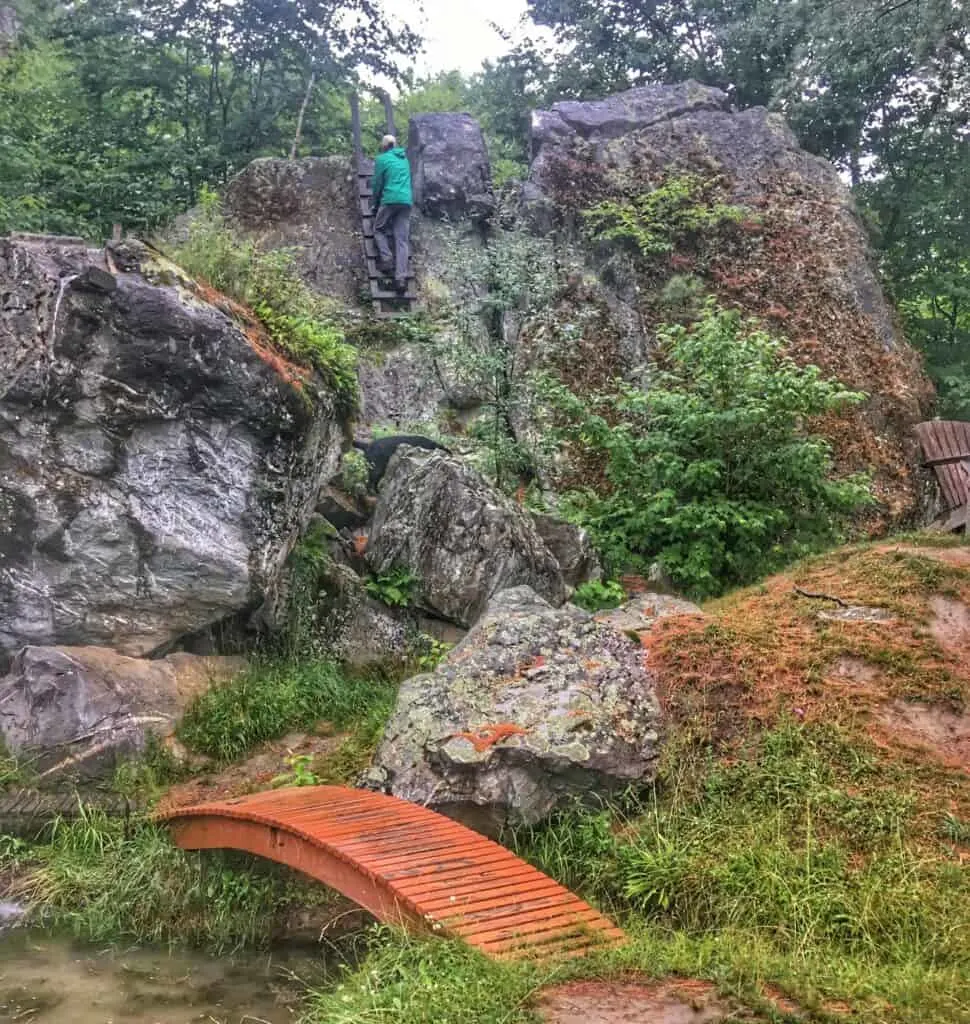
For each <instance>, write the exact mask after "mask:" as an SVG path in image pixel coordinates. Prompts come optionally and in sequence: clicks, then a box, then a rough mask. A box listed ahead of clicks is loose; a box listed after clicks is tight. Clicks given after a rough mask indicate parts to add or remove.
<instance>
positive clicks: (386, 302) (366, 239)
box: [357, 157, 418, 319]
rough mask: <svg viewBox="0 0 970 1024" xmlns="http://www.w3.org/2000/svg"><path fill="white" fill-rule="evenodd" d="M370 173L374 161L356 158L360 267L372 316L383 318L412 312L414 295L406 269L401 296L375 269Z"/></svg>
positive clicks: (414, 287)
mask: <svg viewBox="0 0 970 1024" xmlns="http://www.w3.org/2000/svg"><path fill="white" fill-rule="evenodd" d="M373 173H374V161H373V160H368V159H366V158H364V157H361V158H359V159H358V161H357V205H358V208H359V211H360V224H361V242H362V246H363V251H364V264H365V266H366V267H367V284H368V289H369V291H370V297H371V300H372V301H373V303H374V314H375V316H378V317H380V318H382V319H387V318H389V317H397V316H405V315H406V314H408V313H413V312H414V306H415V303H416V302H417V299H418V293H417V287H416V282H415V279H414V275H413V274H412V273H411V268H410V267H408V278H407V285H408V286H407V290H406V291H404V292H403V293H402V292H398V291H396V290H395V288H394V280H393V278H390V277H388V276H387V274H382V273H381V271H380V269H379V268H378V266H377V242H376V241H375V239H374V215H373V213H372V204H373V201H374V194H373V192H371V188H370V179H371V176H372V175H373Z"/></svg>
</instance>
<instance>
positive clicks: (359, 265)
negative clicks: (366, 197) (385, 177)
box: [226, 156, 367, 303]
mask: <svg viewBox="0 0 970 1024" xmlns="http://www.w3.org/2000/svg"><path fill="white" fill-rule="evenodd" d="M226 212H227V214H228V215H229V217H230V219H231V220H232V222H233V224H234V225H235V226H236V227H237V228H239V229H240V230H242V231H243V232H245V233H246V234H247V235H249V236H250V237H252V238H253V239H254V240H255V241H256V242H258V244H259V245H260V246H261V247H262V248H264V249H287V250H289V251H290V252H292V253H293V254H294V255H295V257H296V260H297V263H298V264H299V267H300V269H301V271H302V273H303V276H304V277H305V278H306V280H307V282H308V283H309V284H310V285H312V286H313V288H314V290H316V291H317V292H319V293H320V294H321V295H329V296H331V297H332V298H335V299H339V300H343V301H346V302H351V303H353V302H356V301H357V299H358V298H359V295H360V291H361V288H362V287H364V286H365V285H366V283H367V270H366V267H365V266H364V255H363V249H362V248H361V239H360V230H361V228H360V211H359V210H358V208H357V180H356V176H355V175H354V169H353V165H352V163H351V161H350V160H348V159H347V158H346V157H336V156H328V157H304V158H303V159H300V160H283V159H276V158H274V157H264V158H261V159H259V160H254V161H253V162H252V163H251V164H248V165H247V166H246V167H245V168H243V170H242V171H241V172H240V173H239V174H238V175H237V176H236V177H235V178H233V180H232V181H231V182H230V183H229V187H228V188H227V189H226Z"/></svg>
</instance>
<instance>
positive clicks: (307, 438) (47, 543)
mask: <svg viewBox="0 0 970 1024" xmlns="http://www.w3.org/2000/svg"><path fill="white" fill-rule="evenodd" d="M138 252H139V250H138V247H137V246H127V247H125V248H124V249H123V250H122V249H119V250H118V252H117V260H114V259H112V260H111V262H110V263H109V262H108V260H107V259H106V256H105V254H104V253H103V252H101V251H97V250H90V249H87V248H85V247H84V246H83V244H63V243H59V242H56V241H54V242H51V241H45V240H42V239H35V240H32V241H30V240H29V241H17V240H7V241H3V240H0V295H2V296H3V305H2V308H0V650H5V651H6V652H7V653H8V654H12V653H13V652H14V651H15V650H17V649H19V648H20V647H22V646H23V645H25V644H33V645H48V644H71V645H82V644H92V645H97V646H107V647H112V648H114V649H116V650H118V651H121V652H122V653H125V654H130V655H143V654H147V653H150V652H160V651H163V650H164V649H166V648H167V647H170V646H171V645H172V644H173V643H175V642H176V641H177V640H178V639H179V637H181V636H183V635H185V634H189V633H194V632H197V631H199V630H201V629H203V628H205V627H206V626H208V625H210V624H212V623H214V622H218V621H221V620H223V619H226V618H228V617H230V616H232V615H235V614H236V613H239V612H241V611H245V610H247V609H251V608H254V607H256V606H257V605H259V604H260V602H262V601H264V600H265V599H266V598H267V597H271V596H272V593H273V590H274V586H275V583H276V580H277V578H278V576H279V573H280V570H281V567H282V564H283V562H284V561H285V559H286V556H287V554H288V552H289V549H290V546H291V545H292V542H293V540H294V539H295V537H296V536H297V534H298V533H299V530H300V529H301V527H302V526H303V524H304V522H305V521H306V519H307V518H308V516H309V515H310V514H311V513H312V510H313V507H314V504H315V502H316V498H317V493H318V491H319V488H320V486H321V484H322V483H323V482H324V481H325V480H327V479H329V478H330V477H331V476H332V475H333V473H334V471H335V469H336V464H337V459H338V457H339V450H340V444H341V440H342V428H341V424H340V422H339V420H338V417H337V416H336V414H335V411H334V403H333V399H332V396H331V394H330V393H329V392H328V391H327V390H325V389H324V388H323V387H322V386H321V385H320V384H319V383H318V382H316V381H315V379H314V378H313V377H312V376H311V375H310V374H309V372H308V371H299V369H298V368H295V367H292V366H289V364H286V363H285V361H284V360H281V359H280V357H279V356H278V355H276V354H274V353H272V352H270V351H268V350H267V349H266V348H265V347H263V345H262V344H261V343H260V340H259V338H258V337H257V336H255V335H253V336H250V335H251V333H252V332H249V333H247V330H243V329H242V327H241V326H240V325H239V324H238V323H236V322H235V321H234V320H233V318H232V317H230V316H229V315H227V314H226V313H225V312H223V311H221V310H219V309H216V308H215V307H213V306H212V305H210V304H208V303H207V302H205V301H203V300H202V299H200V298H199V297H198V296H197V295H196V294H194V293H193V292H192V291H191V290H190V289H189V288H188V287H186V284H185V282H184V279H183V278H180V276H179V272H178V270H177V268H174V267H172V266H163V265H161V264H159V263H150V262H146V263H145V265H144V266H143V268H142V270H143V272H139V271H138V270H137V267H138V266H139V262H138V258H137V254H138ZM133 253H134V255H133ZM119 265H120V266H122V267H125V268H128V269H127V270H126V271H123V270H119V269H118V267H119ZM146 275H147V276H146ZM153 280H154V281H156V282H158V283H152V281H153Z"/></svg>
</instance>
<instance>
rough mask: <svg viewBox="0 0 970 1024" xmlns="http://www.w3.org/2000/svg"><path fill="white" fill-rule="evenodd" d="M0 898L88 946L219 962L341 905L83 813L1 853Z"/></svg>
mask: <svg viewBox="0 0 970 1024" xmlns="http://www.w3.org/2000/svg"><path fill="white" fill-rule="evenodd" d="M4 874H8V875H9V876H11V877H12V878H13V881H12V883H11V886H10V889H9V891H8V893H7V895H9V896H12V897H13V898H15V899H19V900H22V901H24V902H25V903H27V904H28V905H29V906H30V907H32V908H33V909H32V911H31V917H30V921H31V922H33V923H34V924H39V925H43V926H45V927H49V928H52V929H54V930H58V931H66V932H68V933H70V934H71V935H73V936H75V937H77V938H79V939H82V940H85V941H89V942H117V941H119V940H121V941H133V942H140V943H174V944H181V945H190V946H198V947H200V948H204V949H208V950H211V951H212V952H222V951H226V950H230V949H237V948H243V947H261V946H266V945H267V944H268V943H269V942H270V941H271V940H272V939H273V937H274V936H275V935H278V934H280V933H281V932H283V931H284V930H285V929H286V922H287V920H288V918H289V916H290V915H292V914H295V913H297V912H301V913H302V912H305V911H307V910H314V911H316V912H317V913H318V914H319V916H321V917H326V915H327V912H328V908H332V909H333V913H334V914H335V915H336V914H337V913H339V912H340V910H341V909H344V907H345V905H344V903H343V901H342V900H340V899H338V898H337V897H336V895H335V894H334V893H332V892H330V891H328V890H326V889H324V888H323V887H322V886H320V885H316V884H314V883H313V882H311V881H310V880H309V879H307V878H304V877H302V876H299V875H297V874H294V873H291V872H289V871H287V870H286V869H283V868H281V867H279V866H277V865H273V864H270V863H268V862H265V861H259V860H257V859H255V858H250V857H245V856H243V855H236V854H230V853H226V854H222V853H214V854H213V853H209V854H199V853H189V852H186V851H183V850H179V849H178V848H177V847H175V846H173V845H172V843H171V841H170V839H169V836H168V833H167V831H166V830H165V829H163V828H159V827H156V826H154V825H152V824H151V823H149V822H147V821H143V820H132V821H130V822H128V823H127V824H126V823H124V822H122V821H120V820H109V819H107V818H105V817H104V816H103V815H101V814H100V813H98V812H89V813H87V814H86V815H85V816H84V817H82V818H81V819H79V820H77V821H72V822H67V823H64V822H61V823H57V824H55V826H54V827H53V829H52V831H51V833H50V835H49V837H46V840H45V841H44V842H42V843H39V844H31V845H28V844H26V843H15V842H8V843H6V844H0V877H2V876H3V875H4Z"/></svg>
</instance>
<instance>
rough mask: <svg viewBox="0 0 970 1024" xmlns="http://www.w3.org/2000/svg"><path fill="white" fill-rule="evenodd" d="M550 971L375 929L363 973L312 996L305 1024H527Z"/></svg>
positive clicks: (357, 973) (449, 945) (443, 943)
mask: <svg viewBox="0 0 970 1024" xmlns="http://www.w3.org/2000/svg"><path fill="white" fill-rule="evenodd" d="M553 976H554V970H550V969H548V968H547V969H546V970H545V971H539V970H537V969H536V968H534V967H532V966H529V965H515V966H513V965H508V964H502V963H497V962H495V961H493V960H488V959H486V958H485V956H484V955H483V954H481V953H478V952H476V951H475V950H472V949H470V948H469V947H467V946H464V945H461V944H459V943H455V942H447V941H445V940H442V939H424V940H422V939H415V938H412V937H409V936H407V935H404V934H401V933H398V932H395V931H393V930H391V929H389V928H382V929H379V930H378V932H377V936H376V942H375V945H374V948H373V949H372V950H371V953H370V956H369V957H368V958H367V960H366V961H365V962H364V964H363V965H362V966H361V968H360V970H358V971H356V972H355V973H353V974H348V975H347V977H346V978H345V979H344V981H343V983H342V984H340V985H338V986H336V987H335V988H333V989H329V990H327V991H323V992H316V993H314V994H312V995H311V998H310V1001H309V1005H308V1009H307V1012H306V1014H305V1016H304V1018H303V1022H304V1024H377V1022H384V1021H386V1022H387V1024H391V1022H393V1024H527V1022H530V1021H534V1020H535V1017H534V1016H533V1015H532V1013H531V1011H530V1009H529V1005H528V1003H529V999H530V997H531V996H532V995H533V993H534V992H535V991H536V990H537V988H538V987H539V986H540V985H541V984H542V982H543V980H545V979H548V978H551V977H553Z"/></svg>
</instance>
